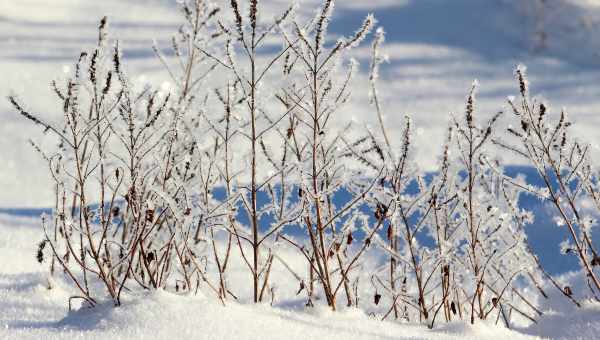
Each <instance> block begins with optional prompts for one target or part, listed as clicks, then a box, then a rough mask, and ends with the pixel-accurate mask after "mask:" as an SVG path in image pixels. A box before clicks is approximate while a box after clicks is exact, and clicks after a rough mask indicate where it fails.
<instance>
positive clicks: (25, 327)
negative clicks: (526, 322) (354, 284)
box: [0, 214, 600, 340]
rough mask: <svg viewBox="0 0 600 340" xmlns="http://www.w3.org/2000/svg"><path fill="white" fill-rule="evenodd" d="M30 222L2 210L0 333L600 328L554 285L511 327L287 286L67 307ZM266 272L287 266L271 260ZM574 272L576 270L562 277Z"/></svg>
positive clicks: (90, 335)
mask: <svg viewBox="0 0 600 340" xmlns="http://www.w3.org/2000/svg"><path fill="white" fill-rule="evenodd" d="M36 222H37V219H32V218H15V217H10V216H7V215H2V214H0V235H2V238H1V239H0V259H2V271H1V272H0V339H11V340H12V339H15V340H16V339H19V340H20V339H65V340H66V339H78V338H84V339H169V340H170V339H265V340H268V339H283V338H285V339H289V340H293V339H299V340H305V339H317V338H321V339H330V338H341V339H349V340H354V339H433V340H436V339H463V340H467V339H513V340H517V339H540V338H550V339H594V337H595V336H596V335H597V334H598V332H599V331H600V307H599V306H598V305H597V304H596V305H586V306H584V309H581V310H578V309H576V308H575V307H571V306H570V305H569V304H568V303H567V302H566V299H564V298H563V297H561V296H560V295H557V294H556V293H552V294H551V295H552V296H551V299H549V300H548V302H547V303H546V304H545V305H544V308H545V309H546V310H547V314H546V315H545V316H544V317H542V318H541V319H540V320H539V322H538V323H537V324H533V325H531V326H528V327H525V326H523V327H521V328H519V329H518V330H509V329H506V328H505V327H504V326H503V325H501V324H499V325H495V324H494V322H492V321H489V322H488V323H484V322H480V323H477V324H475V325H470V324H467V323H463V322H452V323H448V324H444V323H440V324H439V325H438V326H436V327H435V328H434V329H433V330H429V329H428V328H427V327H426V326H424V325H421V324H416V323H399V322H393V321H384V322H381V321H380V320H379V319H374V318H373V317H372V316H369V312H367V311H365V310H360V309H355V308H352V309H348V308H346V309H343V310H341V311H339V312H335V313H334V312H331V311H330V310H329V309H328V308H327V307H326V306H323V305H317V306H316V307H314V308H305V307H303V303H304V301H303V300H301V299H297V298H296V297H295V290H296V289H297V287H295V286H294V287H290V286H282V287H278V294H281V296H282V298H277V300H278V301H277V302H276V303H275V305H274V307H271V306H269V305H268V304H262V305H252V304H251V303H248V302H234V301H227V302H226V306H223V305H222V304H221V302H220V301H219V300H217V299H216V298H214V297H212V296H204V295H203V294H202V293H200V294H198V295H190V296H186V295H178V294H174V293H169V292H166V291H154V292H132V293H130V294H128V295H126V296H125V299H124V301H123V304H122V306H120V307H114V306H113V305H112V303H111V302H105V303H101V304H100V305H98V306H96V307H95V308H87V307H85V306H81V307H77V306H78V303H77V302H76V301H74V307H75V308H74V310H72V311H70V312H69V311H68V309H67V301H68V298H69V297H70V296H71V294H72V293H73V292H74V291H73V290H72V288H71V287H69V285H68V283H67V282H66V279H65V278H62V277H60V276H57V277H55V278H54V279H53V280H52V281H51V285H52V289H48V285H49V281H48V274H47V266H46V265H40V264H38V263H37V262H36V261H35V258H34V254H35V248H36V242H35V241H36V240H37V239H38V238H39V235H40V234H39V227H38V226H37V223H36ZM296 256H297V257H299V255H296ZM289 260H291V263H294V262H298V263H300V262H301V261H302V259H300V258H295V259H294V258H289ZM232 272H233V273H232V275H231V276H230V281H231V283H232V286H233V287H234V289H235V290H236V291H237V290H242V288H241V286H242V282H244V281H247V280H244V279H245V278H246V279H247V277H244V275H247V272H245V271H244V270H243V267H241V264H238V266H237V267H236V268H234V269H232ZM274 275H275V276H280V275H285V273H284V272H283V269H282V268H278V269H277V268H276V269H275V273H274ZM288 275H289V274H288ZM576 277H580V275H574V274H572V275H571V276H568V275H567V276H566V277H565V278H564V279H565V280H566V281H568V280H573V279H574V278H576ZM288 279H289V278H288ZM276 280H277V281H281V282H285V281H286V280H283V279H282V277H278V278H277V279H276ZM287 281H288V282H289V280H287ZM580 284H581V283H580ZM574 287H575V290H576V289H577V287H578V286H577V285H574ZM581 288H582V289H583V288H584V287H581ZM548 289H550V288H548ZM551 292H552V291H551ZM207 294H208V293H207ZM365 304H367V303H365Z"/></svg>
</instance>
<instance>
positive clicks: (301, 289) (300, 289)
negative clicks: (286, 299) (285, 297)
mask: <svg viewBox="0 0 600 340" xmlns="http://www.w3.org/2000/svg"><path fill="white" fill-rule="evenodd" d="M303 290H304V281H300V288H298V292H296V295H299V294H300V293H301V292H302V291H303Z"/></svg>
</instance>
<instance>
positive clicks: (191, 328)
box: [0, 291, 534, 340]
mask: <svg viewBox="0 0 600 340" xmlns="http://www.w3.org/2000/svg"><path fill="white" fill-rule="evenodd" d="M42 337H43V338H44V339H71V338H73V337H75V338H77V337H83V338H85V339H261V340H268V339H283V338H285V339H290V340H293V339H302V340H305V339H330V338H334V337H335V338H342V339H463V340H466V339H508V338H510V339H515V340H516V339H533V338H534V337H529V336H526V335H522V334H519V333H516V332H513V331H510V330H507V329H504V328H501V327H497V326H494V325H487V324H483V323H480V324H478V325H475V326H471V325H466V324H462V323H453V324H450V325H447V326H444V327H442V328H440V329H439V330H434V331H430V330H428V329H427V328H426V327H424V326H422V325H415V324H398V323H392V322H381V321H379V320H373V319H370V318H369V317H368V316H367V315H365V314H363V313H362V312H360V311H357V310H346V311H343V312H341V313H332V312H329V311H326V310H324V309H320V308H318V309H315V310H312V311H311V312H310V313H308V312H297V311H289V310H283V309H277V308H272V307H270V306H263V305H258V306H249V305H240V304H235V303H228V305H227V306H223V305H221V304H220V302H218V301H215V300H213V299H209V298H204V297H190V296H178V295H175V294H170V293H167V292H164V291H156V292H153V293H146V294H141V295H138V296H135V297H130V298H129V299H128V301H126V302H125V303H124V304H123V305H122V306H121V307H118V308H115V307H113V306H112V305H111V304H110V303H106V304H101V305H100V306H97V307H96V308H93V309H88V308H86V307H83V308H81V309H79V310H77V311H74V312H71V313H69V314H68V315H67V316H66V317H65V318H64V319H62V320H60V321H58V322H54V323H47V324H46V325H45V326H39V325H38V327H37V328H21V329H14V328H5V329H4V330H0V338H7V339H8V338H10V339H15V338H19V339H21V338H23V339H30V338H31V339H32V338H42Z"/></svg>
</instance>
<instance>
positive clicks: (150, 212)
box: [146, 209, 154, 222]
mask: <svg viewBox="0 0 600 340" xmlns="http://www.w3.org/2000/svg"><path fill="white" fill-rule="evenodd" d="M152 221H154V210H153V209H148V210H146V222H152Z"/></svg>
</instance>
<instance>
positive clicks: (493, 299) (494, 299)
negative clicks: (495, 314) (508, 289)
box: [492, 298, 498, 308]
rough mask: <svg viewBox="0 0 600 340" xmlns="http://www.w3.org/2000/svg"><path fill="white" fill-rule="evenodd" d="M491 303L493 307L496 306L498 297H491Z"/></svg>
mask: <svg viewBox="0 0 600 340" xmlns="http://www.w3.org/2000/svg"><path fill="white" fill-rule="evenodd" d="M492 305H494V308H496V307H498V298H492Z"/></svg>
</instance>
